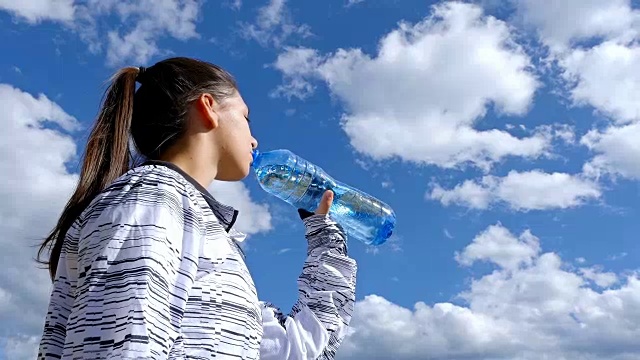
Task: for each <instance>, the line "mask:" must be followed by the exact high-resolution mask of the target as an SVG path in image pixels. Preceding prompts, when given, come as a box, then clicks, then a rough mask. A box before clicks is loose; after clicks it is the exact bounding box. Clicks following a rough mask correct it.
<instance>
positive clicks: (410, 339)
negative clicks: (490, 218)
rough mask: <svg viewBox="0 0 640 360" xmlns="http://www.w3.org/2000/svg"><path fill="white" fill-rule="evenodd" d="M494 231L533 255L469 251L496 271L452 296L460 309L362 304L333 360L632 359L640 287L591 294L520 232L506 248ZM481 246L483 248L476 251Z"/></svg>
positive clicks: (639, 282)
mask: <svg viewBox="0 0 640 360" xmlns="http://www.w3.org/2000/svg"><path fill="white" fill-rule="evenodd" d="M492 228H493V229H494V230H491V229H492ZM500 228H501V225H494V226H492V227H489V228H488V229H487V230H485V231H484V232H483V233H484V234H486V233H488V232H492V231H496V232H497V233H500V234H501V235H500V236H501V237H502V238H503V239H502V240H501V242H502V243H506V244H507V245H509V246H514V245H516V244H521V245H523V246H524V248H527V245H524V244H526V243H530V244H535V246H532V247H530V249H531V251H530V252H526V251H525V252H522V251H513V252H511V253H510V255H511V256H513V260H510V261H509V260H506V259H508V256H509V255H508V254H507V252H500V251H499V250H493V249H495V245H496V242H495V241H485V242H479V241H474V242H473V243H472V244H470V245H469V246H468V247H467V248H466V249H464V250H463V253H465V252H466V253H471V252H473V253H480V254H485V255H483V256H476V257H475V261H479V260H487V261H491V262H493V263H494V264H495V265H496V266H497V269H496V270H494V271H493V272H491V273H489V274H486V275H483V276H479V277H476V278H474V279H472V281H471V282H470V285H469V288H468V289H467V290H466V291H463V292H462V293H461V294H460V296H459V297H460V298H461V299H462V300H464V304H453V303H436V304H434V305H428V304H425V303H423V302H418V303H416V304H415V305H414V307H413V308H412V309H408V308H404V307H402V306H399V305H397V304H394V303H392V302H389V301H388V300H386V299H384V298H382V297H380V296H377V295H370V296H367V297H365V298H364V299H363V300H362V301H359V302H357V303H356V310H355V314H354V318H353V320H352V323H351V325H352V331H351V332H350V334H349V335H348V336H347V338H346V340H345V342H344V344H343V346H342V347H341V349H340V350H339V351H338V359H342V360H361V359H362V360H364V359H372V360H377V359H380V360H382V359H395V360H418V359H434V360H435V359H439V360H445V359H451V360H453V359H471V360H474V359H478V360H480V359H493V360H497V359H505V360H506V359H518V360H538V359H585V360H605V359H607V360H609V359H619V360H622V359H636V358H637V356H638V353H640V346H638V343H637V337H638V336H640V327H638V326H637V324H638V323H639V322H640V279H639V278H638V277H637V275H636V274H632V275H629V276H627V277H621V278H623V280H622V281H621V283H620V284H619V286H618V287H617V288H608V289H606V290H602V291H597V290H595V289H593V288H591V287H590V286H589V284H590V283H591V281H590V279H589V278H588V277H586V276H584V275H583V271H582V270H580V269H574V267H573V266H571V264H567V263H564V262H563V261H562V259H561V258H560V257H559V256H558V255H557V254H555V253H553V252H547V253H540V252H538V251H536V249H539V248H537V239H536V238H535V236H534V235H533V234H531V233H530V232H528V231H525V232H524V233H523V235H521V236H520V239H516V238H515V236H513V235H512V234H511V233H510V232H509V231H508V230H506V229H504V228H502V229H500ZM496 229H498V230H499V231H497V230H496ZM482 236H484V235H483V234H480V235H478V237H482ZM523 237H524V238H529V240H524V239H523ZM476 239H477V238H476ZM534 239H535V240H534ZM481 243H482V244H484V245H486V248H484V249H480V248H478V246H480V244H481ZM470 249H475V250H470ZM473 263H474V261H469V262H467V263H465V264H466V265H470V266H471V265H473ZM515 263H519V264H520V267H518V268H515V267H514V266H513V264H515ZM502 265H505V266H507V267H502ZM589 277H591V276H589ZM605 283H607V284H608V285H611V284H612V281H611V280H610V279H608V280H606V281H605Z"/></svg>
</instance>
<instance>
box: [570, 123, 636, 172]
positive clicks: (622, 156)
mask: <svg viewBox="0 0 640 360" xmlns="http://www.w3.org/2000/svg"><path fill="white" fill-rule="evenodd" d="M638 139H640V123H634V124H631V125H625V126H620V127H616V126H612V127H609V128H608V129H606V130H604V131H598V130H591V131H589V132H588V133H587V134H586V135H585V136H584V137H583V138H582V139H581V143H582V144H584V145H586V146H587V147H588V148H589V149H591V150H592V151H594V152H595V153H596V154H597V155H596V156H595V157H594V158H593V159H591V160H590V161H589V162H588V163H587V164H585V166H584V172H585V173H586V174H588V175H590V176H593V177H599V176H602V175H603V174H608V173H611V174H618V175H621V176H624V177H627V178H631V179H640V143H639V142H638Z"/></svg>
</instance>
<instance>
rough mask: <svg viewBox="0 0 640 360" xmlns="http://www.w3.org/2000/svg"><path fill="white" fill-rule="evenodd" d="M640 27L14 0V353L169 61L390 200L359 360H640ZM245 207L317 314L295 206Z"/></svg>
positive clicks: (263, 256)
mask: <svg viewBox="0 0 640 360" xmlns="http://www.w3.org/2000/svg"><path fill="white" fill-rule="evenodd" d="M639 14H640V12H638V10H637V9H636V4H635V3H632V2H630V1H627V0H609V1H599V0H589V1H586V0H558V1H554V2H553V3H547V2H542V1H536V0H518V1H515V0H514V1H504V2H500V1H495V0H483V1H482V0H481V1H475V2H428V1H413V0H405V1H390V0H360V1H353V0H348V1H347V0H329V1H325V2H319V1H317V2H286V1H285V0H260V1H247V0H244V1H239V0H235V1H231V0H228V1H223V2H215V1H207V2H203V1H196V0H165V1H162V2H160V1H152V0H139V1H133V0H126V1H115V0H102V1H97V0H41V1H38V2H14V1H2V0H0V52H1V53H2V54H3V55H2V56H1V57H0V109H2V111H1V112H0V124H2V126H3V128H5V129H8V131H2V132H1V133H0V169H2V171H0V181H2V183H3V184H5V185H4V186H3V187H2V189H0V204H1V205H0V220H1V221H0V232H1V233H2V234H3V235H4V236H3V237H2V239H0V244H1V245H2V247H3V249H5V250H4V251H3V253H2V254H0V257H1V258H2V263H3V264H5V271H3V272H2V273H1V274H0V322H1V323H2V324H3V325H5V326H3V329H1V330H0V359H3V358H6V359H22V358H25V359H26V358H33V354H34V353H35V351H36V350H37V344H38V341H39V336H40V331H41V326H42V321H43V318H44V314H45V313H46V304H47V300H48V299H47V298H48V291H49V282H48V280H47V275H46V271H43V270H39V269H36V268H35V266H34V264H33V262H30V259H31V258H32V257H33V256H34V254H35V252H34V248H33V247H32V246H33V245H34V244H36V240H37V239H39V238H41V237H43V236H45V235H46V233H47V231H49V230H50V228H51V226H52V225H53V223H54V221H55V220H56V216H57V215H58V214H59V211H60V210H61V209H62V206H63V205H64V202H65V201H66V200H67V197H68V195H69V192H70V191H71V190H72V189H73V186H74V182H75V181H76V179H77V162H78V159H79V156H80V154H81V153H82V150H83V147H84V142H85V139H86V135H87V132H88V129H89V128H90V125H91V123H92V121H93V119H94V116H95V115H96V113H97V111H98V107H99V103H100V99H101V96H102V91H103V90H104V88H105V85H104V84H105V81H106V80H107V79H108V78H109V76H110V75H111V74H112V73H113V72H114V71H116V70H117V68H119V67H121V66H150V65H152V64H153V63H154V62H156V61H158V60H160V59H162V58H165V57H168V56H174V55H179V56H193V57H198V58H202V59H205V60H208V61H211V62H214V63H216V64H219V65H221V66H223V67H224V68H226V69H227V70H229V71H230V72H231V73H233V74H234V76H235V77H236V78H237V80H238V83H239V85H240V90H241V93H242V95H243V97H244V98H245V101H246V102H247V104H248V105H249V106H250V108H251V121H252V130H253V132H254V135H255V136H256V137H257V138H258V140H259V142H260V148H261V149H262V150H269V149H276V148H287V149H290V150H292V151H293V152H295V153H297V154H299V155H301V156H302V157H304V158H306V159H308V160H310V161H312V162H314V163H316V164H317V165H319V166H321V167H323V168H324V169H325V170H326V171H327V172H328V173H329V174H331V175H333V176H334V177H335V178H336V179H338V180H340V181H343V182H345V183H348V184H350V185H352V186H355V187H357V188H360V189H362V190H364V191H366V192H368V193H370V194H372V195H374V196H376V197H378V198H380V199H382V200H384V201H385V202H387V203H388V204H389V205H391V206H392V207H393V208H394V210H395V211H396V214H397V217H398V225H397V228H396V232H395V234H394V236H393V237H392V239H391V240H390V241H389V242H388V243H387V244H385V245H384V246H381V247H377V248H372V247H367V246H364V245H362V244H360V243H357V242H355V241H352V242H351V243H350V254H351V255H352V257H354V258H355V259H356V260H357V261H358V263H359V273H358V287H357V305H356V315H355V316H354V319H353V322H352V325H353V326H352V332H351V334H350V335H349V336H348V337H347V339H346V340H345V343H344V345H343V347H342V348H341V350H340V351H339V356H338V358H340V359H401V360H405V359H407V360H408V359H460V358H465V359H540V358H547V357H549V358H556V359H637V358H640V346H639V345H638V344H637V338H638V336H640V327H639V326H638V325H637V324H638V323H640V278H639V277H638V274H637V264H638V260H639V259H640V251H639V249H638V245H637V234H638V232H639V230H640V223H639V222H638V221H637V220H636V219H637V215H638V211H639V210H640V206H639V204H638V200H637V199H638V189H639V188H638V179H640V146H638V145H637V144H638V143H637V139H638V138H640V101H638V100H640V96H639V95H638V94H640V75H638V72H637V69H638V68H639V66H640V47H638V46H637V41H638V40H639V39H640V32H639V31H640V16H639ZM210 190H211V191H212V192H213V193H214V195H215V196H216V197H218V198H219V199H220V200H222V201H223V202H227V203H229V204H232V205H234V206H236V207H238V208H239V209H240V211H241V215H240V216H241V217H240V220H239V223H238V226H239V228H240V230H242V231H245V232H247V233H248V234H249V238H248V240H247V242H246V248H247V252H248V264H249V267H250V270H251V272H252V274H253V277H254V279H255V282H256V284H257V287H258V291H259V295H260V298H261V299H263V300H268V301H271V302H274V303H276V304H278V305H279V306H281V307H282V308H283V309H284V310H285V311H286V310H287V309H288V308H289V307H290V306H291V305H292V304H293V302H294V301H295V296H296V293H297V289H296V278H297V276H298V274H299V272H300V270H301V265H302V263H303V261H304V256H305V250H306V245H305V241H304V237H303V229H302V226H301V224H300V222H299V220H297V214H296V211H295V209H293V208H291V207H290V206H288V205H287V204H285V203H283V202H281V201H279V200H277V199H274V198H271V197H269V196H268V195H267V194H266V193H264V192H263V191H262V190H261V189H260V188H259V187H258V185H257V183H256V181H255V179H253V178H252V177H250V178H248V179H246V181H244V182H243V183H233V184H230V183H214V184H213V185H212V186H211V188H210Z"/></svg>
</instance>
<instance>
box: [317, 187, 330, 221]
mask: <svg viewBox="0 0 640 360" xmlns="http://www.w3.org/2000/svg"><path fill="white" fill-rule="evenodd" d="M332 204H333V191H331V190H327V191H325V192H324V194H323V195H322V200H320V204H319V205H318V208H317V209H316V214H322V215H326V214H328V213H329V209H330V208H331V205H332Z"/></svg>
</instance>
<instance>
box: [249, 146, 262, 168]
mask: <svg viewBox="0 0 640 360" xmlns="http://www.w3.org/2000/svg"><path fill="white" fill-rule="evenodd" d="M259 155H260V151H258V149H254V150H253V151H252V152H251V156H252V157H253V161H252V162H251V166H253V164H254V163H255V162H256V158H257V157H258V156H259Z"/></svg>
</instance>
